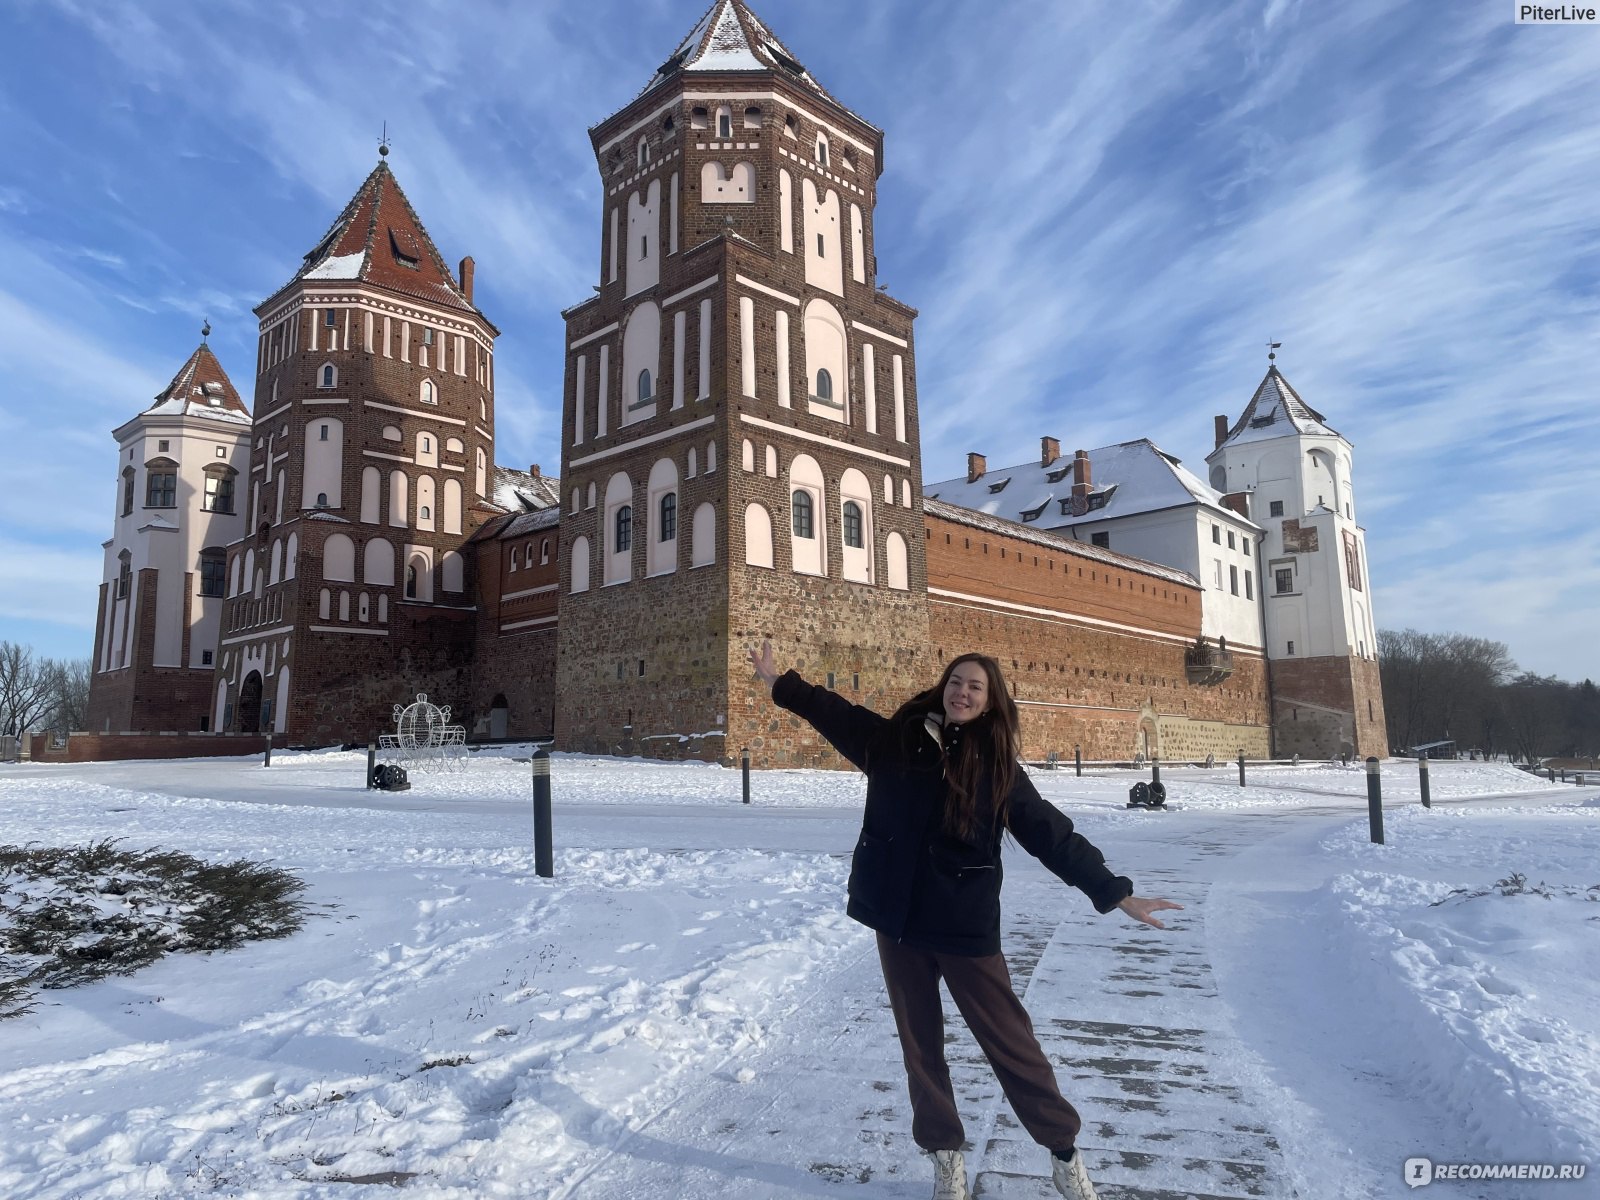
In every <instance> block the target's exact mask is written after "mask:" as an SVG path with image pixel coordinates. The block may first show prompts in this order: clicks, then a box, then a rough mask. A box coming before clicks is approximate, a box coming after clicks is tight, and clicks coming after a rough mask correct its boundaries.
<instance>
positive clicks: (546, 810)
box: [532, 746, 556, 879]
mask: <svg viewBox="0 0 1600 1200" xmlns="http://www.w3.org/2000/svg"><path fill="white" fill-rule="evenodd" d="M532 762H533V869H534V871H535V872H536V873H537V874H538V875H540V876H541V877H542V878H545V879H549V878H550V877H551V876H552V875H554V874H555V873H556V868H555V853H554V841H553V839H552V836H551V832H550V756H549V755H548V754H546V753H545V752H544V751H543V750H542V749H540V748H539V747H538V746H535V747H534V748H533V759H532Z"/></svg>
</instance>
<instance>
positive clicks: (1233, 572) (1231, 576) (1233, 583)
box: [1228, 565, 1239, 596]
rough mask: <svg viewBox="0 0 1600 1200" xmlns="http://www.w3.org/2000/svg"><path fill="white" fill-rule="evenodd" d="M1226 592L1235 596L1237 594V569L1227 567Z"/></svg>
mask: <svg viewBox="0 0 1600 1200" xmlns="http://www.w3.org/2000/svg"><path fill="white" fill-rule="evenodd" d="M1228 590H1229V591H1230V592H1232V593H1233V594H1234V595H1235V596H1237V595H1238V594H1239V568H1238V567H1235V566H1232V565H1230V566H1229V567H1228Z"/></svg>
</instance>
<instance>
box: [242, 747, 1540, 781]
mask: <svg viewBox="0 0 1600 1200" xmlns="http://www.w3.org/2000/svg"><path fill="white" fill-rule="evenodd" d="M271 757H272V743H271V742H268V743H267V758H268V760H269V761H270V759H271ZM1548 770H1549V774H1550V782H1551V783H1554V782H1555V781H1556V769H1555V768H1554V767H1550V768H1548Z"/></svg>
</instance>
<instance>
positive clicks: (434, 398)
mask: <svg viewBox="0 0 1600 1200" xmlns="http://www.w3.org/2000/svg"><path fill="white" fill-rule="evenodd" d="M422 402H423V403H424V404H437V403H439V387H438V385H437V384H435V383H434V382H433V380H431V379H424V380H423V381H422Z"/></svg>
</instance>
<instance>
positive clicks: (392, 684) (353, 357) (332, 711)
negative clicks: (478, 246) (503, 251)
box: [215, 149, 499, 745]
mask: <svg viewBox="0 0 1600 1200" xmlns="http://www.w3.org/2000/svg"><path fill="white" fill-rule="evenodd" d="M384 153H385V154H386V153H387V150H386V149H385V151H384ZM472 289H473V261H472V259H470V258H467V259H463V260H462V262H461V271H460V275H459V277H458V276H456V275H455V274H453V273H452V272H451V270H450V268H449V267H448V266H446V264H445V262H444V259H443V258H442V257H441V255H440V254H439V251H438V249H437V247H435V245H434V243H433V239H432V238H431V237H429V236H428V232H427V230H426V229H425V228H424V227H423V225H422V222H421V221H420V220H419V219H418V217H417V214H416V211H415V210H414V209H413V208H412V207H411V204H410V202H409V201H408V200H407V199H406V196H405V193H404V192H402V191H401V189H400V185H399V183H398V182H397V181H396V179H395V176H394V173H393V171H391V170H390V168H389V165H388V162H387V160H386V159H380V161H379V163H378V165H377V167H376V168H375V169H374V170H373V171H372V173H371V174H370V175H368V176H367V178H366V180H365V181H364V182H363V183H362V184H361V186H360V188H359V189H357V191H356V194H355V195H354V196H353V197H352V198H351V200H350V202H349V203H348V204H347V205H345V207H344V210H343V211H342V212H341V213H340V214H339V216H338V218H337V219H336V220H335V221H334V222H333V225H332V226H331V227H330V228H329V229H328V230H327V232H326V233H325V234H324V235H323V236H322V237H321V238H320V239H319V240H318V241H317V243H316V245H315V246H313V247H312V248H311V250H310V252H309V253H307V254H306V255H305V258H304V260H303V261H302V263H301V265H300V268H299V269H298V270H297V271H296V272H295V274H294V276H293V278H291V279H290V280H289V282H288V283H286V284H285V285H284V286H283V287H281V288H279V289H278V290H277V291H276V292H274V293H273V294H272V296H271V297H269V298H268V299H267V300H266V301H265V302H264V303H262V304H261V305H260V306H259V307H258V308H257V309H256V310H255V311H256V315H257V316H258V317H259V318H260V322H261V327H260V338H259V342H258V347H257V362H256V371H257V373H256V392H255V416H254V430H253V445H252V448H251V455H250V463H249V469H248V497H247V507H246V510H245V511H246V512H247V513H248V514H249V516H248V524H247V526H246V528H245V530H244V531H243V532H244V536H243V538H242V540H241V541H239V542H238V543H237V544H235V545H234V546H233V547H232V548H231V549H230V556H229V563H228V602H227V609H226V613H225V618H224V623H225V628H224V629H223V632H222V638H221V642H220V645H219V648H218V666H219V670H218V682H217V690H216V697H215V717H216V720H217V723H218V727H219V728H228V729H234V730H241V731H264V730H272V731H274V732H278V733H283V734H285V735H286V737H287V740H288V741H289V742H291V743H292V744H304V745H324V744H328V743H331V742H338V741H351V740H358V741H363V742H364V741H366V740H367V739H368V738H370V737H371V736H372V735H373V734H374V733H375V732H377V731H378V730H379V729H381V728H383V727H384V726H386V725H388V724H389V723H390V713H391V710H392V706H393V705H394V704H395V703H396V702H397V701H400V700H404V699H407V698H408V697H409V696H410V695H411V694H414V693H416V692H419V691H424V692H428V693H430V694H431V695H434V696H435V698H436V699H439V700H440V701H441V702H442V703H450V702H451V698H452V697H457V696H459V697H461V698H462V699H465V698H466V696H467V695H468V694H469V682H470V681H469V680H467V679H466V678H465V677H464V676H465V674H466V673H467V672H469V671H470V665H469V664H470V662H471V660H472V654H471V646H472V637H473V629H474V614H473V608H472V592H471V583H472V581H471V579H470V571H469V569H468V566H469V565H468V563H467V561H466V558H465V557H464V555H463V553H462V546H463V544H464V543H465V541H466V540H467V538H468V536H469V535H470V534H471V533H472V531H473V529H474V528H475V527H476V524H477V523H478V522H480V521H481V520H482V519H483V518H484V516H485V514H486V512H487V511H495V512H498V511H499V510H498V509H492V510H490V509H487V508H486V506H487V504H488V498H489V496H490V494H491V491H492V488H493V486H494V481H493V463H494V339H495V337H496V335H497V334H498V330H496V329H495V327H494V326H493V325H491V324H490V323H489V321H488V320H487V319H486V318H485V317H484V316H483V314H482V313H481V312H479V311H478V309H477V308H476V307H475V306H474V304H473V300H472ZM457 703H458V704H459V701H458V702H457Z"/></svg>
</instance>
